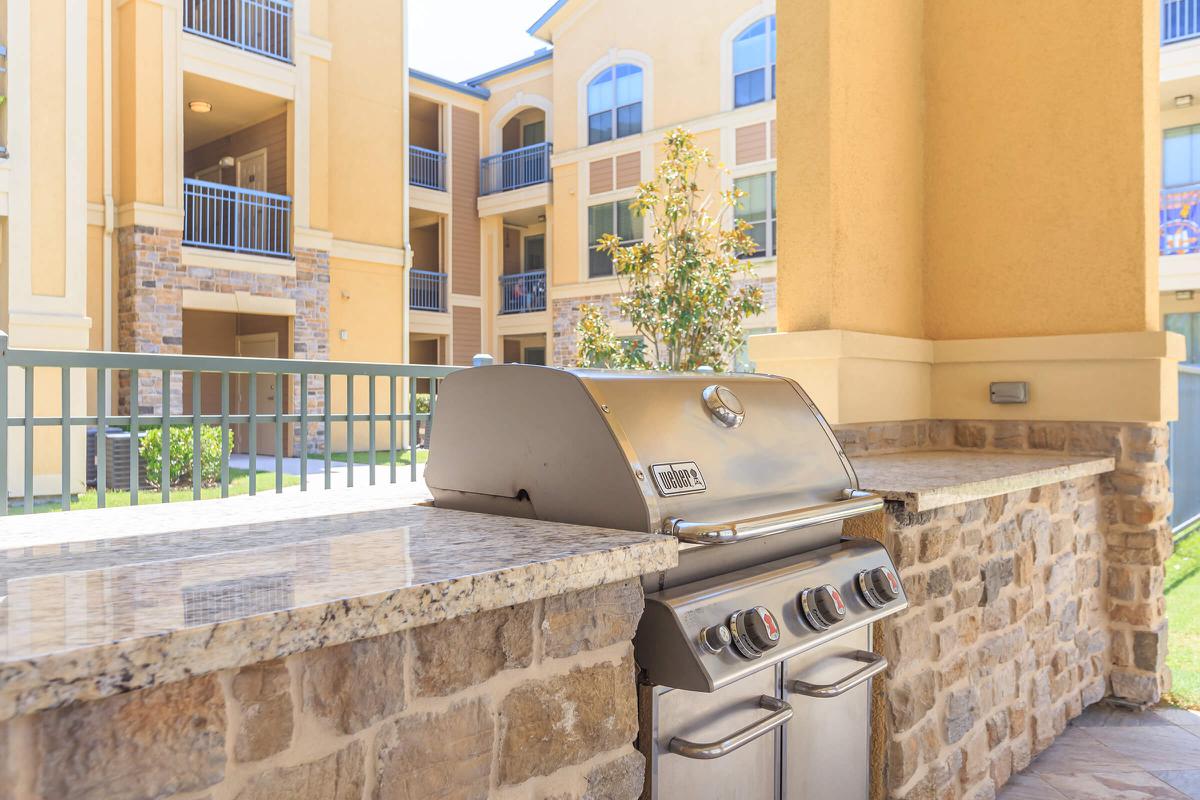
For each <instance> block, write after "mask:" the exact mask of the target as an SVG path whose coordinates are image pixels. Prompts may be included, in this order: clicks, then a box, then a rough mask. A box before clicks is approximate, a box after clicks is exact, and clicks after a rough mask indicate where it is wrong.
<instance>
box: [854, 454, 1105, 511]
mask: <svg viewBox="0 0 1200 800" xmlns="http://www.w3.org/2000/svg"><path fill="white" fill-rule="evenodd" d="M1114 469H1116V462H1115V461H1114V460H1113V459H1112V458H1107V457H1106V458H1097V459H1093V460H1091V461H1081V462H1079V463H1076V464H1064V465H1061V466H1058V467H1044V468H1039V469H1034V470H1030V471H1028V472H1022V473H1019V474H1016V475H1005V476H1002V477H999V478H988V479H985V480H981V481H964V482H963V483H960V484H956V485H954V486H939V487H937V488H934V489H915V490H912V491H906V490H900V489H878V488H874V487H871V486H868V485H863V486H862V487H861V488H863V489H864V490H866V491H871V492H875V493H877V494H879V495H882V496H883V497H884V498H886V499H888V500H895V501H899V502H902V503H904V507H905V510H907V511H914V512H919V511H932V510H934V509H937V508H944V507H946V506H953V505H958V504H960V503H970V502H972V501H974V500H983V499H984V498H987V497H995V496H997V495H1002V494H1009V493H1010V492H1020V491H1025V490H1027V489H1034V488H1036V487H1038V486H1047V485H1049V484H1053V483H1061V482H1062V481H1069V480H1074V479H1076V478H1086V477H1089V476H1091V475H1102V474H1104V473H1105V472H1112V471H1113V470H1114Z"/></svg>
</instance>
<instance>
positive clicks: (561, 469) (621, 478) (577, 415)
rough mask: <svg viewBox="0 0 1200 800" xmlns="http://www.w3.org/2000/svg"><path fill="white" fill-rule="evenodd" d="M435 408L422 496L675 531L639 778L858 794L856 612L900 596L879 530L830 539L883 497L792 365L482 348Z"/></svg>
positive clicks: (886, 605) (648, 656)
mask: <svg viewBox="0 0 1200 800" xmlns="http://www.w3.org/2000/svg"><path fill="white" fill-rule="evenodd" d="M437 420H438V422H437V427H436V429H435V430H434V431H433V434H432V437H431V452H430V457H429V462H428V464H427V465H426V471H425V480H426V483H427V485H428V486H429V490H430V492H431V493H432V494H433V497H434V502H435V504H436V505H438V506H442V507H447V508H455V509H460V510H467V511H476V512H483V513H493V514H504V515H508V516H518V517H529V518H537V519H544V520H552V521H556V522H565V523H574V524H580V525H594V526H601V527H610V528H620V529H625V530H641V531H648V532H655V533H665V534H668V535H674V536H676V537H677V538H678V539H679V566H678V567H676V568H674V569H672V570H670V571H669V572H665V573H661V574H657V575H649V576H646V577H645V578H644V579H643V588H644V589H645V592H646V609H645V613H644V614H643V617H642V620H641V623H640V625H639V628H638V632H637V636H636V637H635V640H634V645H635V656H636V659H637V663H638V667H639V688H638V691H639V704H640V711H641V721H640V733H639V747H640V749H641V750H642V751H643V752H644V753H645V755H646V758H647V766H648V769H647V777H646V787H645V795H644V796H645V797H647V798H664V799H665V798H678V797H692V798H709V797H711V798H727V797H738V798H745V800H760V798H762V799H763V800H765V799H766V798H771V799H772V800H778V799H779V798H783V799H784V800H833V798H837V800H866V793H867V788H866V787H867V775H868V769H869V747H868V746H869V740H870V688H869V686H870V679H871V677H872V676H873V675H875V674H878V673H879V672H880V671H881V670H882V669H883V668H884V667H886V661H885V660H883V658H882V657H881V656H877V655H875V654H873V653H871V645H872V642H871V637H870V625H871V623H872V622H874V621H876V620H878V619H881V618H882V617H884V616H887V615H889V614H893V613H897V612H899V611H902V610H903V609H904V608H905V607H907V599H906V598H905V595H904V591H903V586H902V585H901V583H900V581H899V576H898V575H897V574H896V572H895V567H894V565H893V564H892V562H891V559H890V557H889V556H888V554H887V552H886V550H885V549H884V548H883V547H882V546H880V545H879V544H877V543H875V542H870V541H865V540H843V539H842V521H843V520H844V519H847V518H849V517H852V516H857V515H859V514H864V513H871V512H874V511H878V510H880V509H881V508H882V505H883V504H882V500H880V499H879V498H877V497H874V496H870V495H865V494H864V493H862V492H860V491H859V490H858V481H857V478H856V476H855V474H854V470H853V467H852V465H851V463H850V461H849V459H847V458H846V455H845V453H844V452H843V451H842V449H841V447H840V445H839V444H838V442H837V440H836V438H835V437H834V435H833V432H832V431H831V429H830V428H829V425H828V424H826V422H825V419H824V417H823V416H822V415H821V413H820V411H819V410H818V409H817V408H816V406H815V405H814V404H813V402H812V401H811V399H810V398H809V397H808V395H807V394H806V393H805V392H804V390H803V389H802V388H801V387H800V386H799V385H797V384H796V383H795V382H793V381H791V380H788V379H785V378H779V377H775V376H768V375H742V374H738V375H724V374H721V375H716V374H711V373H709V374H701V373H687V374H664V373H631V372H614V371H600V370H562V369H553V368H547V367H534V366H518V365H506V366H495V367H481V368H477V369H471V370H462V371H459V372H456V373H453V374H452V375H450V376H449V377H447V378H446V379H445V380H444V382H443V385H442V389H441V392H440V394H439V397H438V410H437ZM872 576H874V580H875V583H872V582H871V579H872ZM880 576H883V577H882V578H881V577H880ZM889 581H890V583H889ZM880 586H882V587H883V589H881V590H880V591H884V593H885V594H886V597H881V596H880V595H879V594H878V592H877V589H878V587H880ZM888 587H892V588H891V589H889V588H888ZM818 601H820V602H818ZM823 615H824V616H823ZM756 637H757V639H756ZM772 637H773V639H772ZM756 641H757V644H756ZM818 733H819V735H817V734H818ZM830 768H833V769H835V770H837V771H838V772H839V773H841V774H843V775H844V776H845V778H844V779H843V780H840V781H836V782H831V781H827V780H821V779H818V778H816V777H814V776H815V775H816V774H817V773H818V772H825V771H826V770H829V769H830Z"/></svg>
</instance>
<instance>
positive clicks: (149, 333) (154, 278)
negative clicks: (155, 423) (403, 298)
mask: <svg viewBox="0 0 1200 800" xmlns="http://www.w3.org/2000/svg"><path fill="white" fill-rule="evenodd" d="M117 249H118V270H119V281H120V288H119V291H118V299H117V302H118V306H117V347H118V349H119V350H121V351H123V352H131V353H166V354H182V353H183V351H184V342H183V312H184V300H183V293H184V291H186V290H192V291H196V292H207V293H217V294H225V295H235V294H245V295H250V296H253V297H265V298H275V299H279V298H283V299H288V300H291V301H293V302H294V303H295V309H296V313H295V316H293V317H291V320H292V325H291V351H292V355H293V357H294V358H297V359H317V360H327V359H328V358H329V253H328V252H327V251H324V250H310V249H305V248H296V249H295V262H296V270H295V276H294V277H293V276H286V275H273V274H264V273H260V272H249V271H239V270H220V269H213V268H211V267H197V266H185V265H184V263H183V232H182V231H178V230H167V229H160V228H152V227H146V226H141V225H135V226H128V227H124V228H120V229H118V230H117ZM130 380H131V379H130V375H129V373H128V372H126V371H121V372H118V373H117V375H116V377H115V381H114V383H115V392H116V396H117V408H118V413H120V414H128V413H129V409H130V407H131V405H132V398H133V397H134V396H136V398H137V405H138V412H139V413H140V414H143V415H146V416H148V417H152V416H155V415H161V413H162V403H163V393H164V390H163V380H162V375H161V374H159V373H140V374H139V375H138V385H137V387H136V393H135V392H134V391H133V387H132V386H131V383H130ZM306 388H307V390H305V387H301V386H300V385H299V381H296V380H293V381H291V398H290V405H289V407H288V408H289V413H295V410H296V409H299V407H300V403H301V402H305V403H307V405H308V413H309V414H311V415H314V416H317V415H320V414H323V413H324V410H325V399H324V394H323V393H322V391H321V388H322V385H321V378H320V377H319V376H312V377H310V378H309V385H308V387H306ZM183 393H184V387H183V374H182V373H178V372H176V373H172V374H171V376H170V381H169V387H168V389H167V392H166V394H167V398H168V401H169V403H170V408H171V411H172V413H183ZM218 411H219V409H211V410H209V409H206V413H217V412H218ZM294 428H295V426H293V429H294ZM308 433H309V435H308V439H307V442H308V448H309V449H310V450H312V451H320V450H321V449H323V446H324V445H323V429H322V428H321V427H320V426H319V425H316V424H313V425H311V426H310V427H309V432H308ZM292 438H293V446H294V447H295V446H298V442H299V439H300V436H299V431H298V430H293V433H292Z"/></svg>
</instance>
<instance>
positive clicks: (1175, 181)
mask: <svg viewBox="0 0 1200 800" xmlns="http://www.w3.org/2000/svg"><path fill="white" fill-rule="evenodd" d="M1193 183H1200V125H1189V126H1188V127H1186V128H1172V129H1170V130H1169V131H1163V188H1170V187H1172V186H1187V185H1189V184H1193Z"/></svg>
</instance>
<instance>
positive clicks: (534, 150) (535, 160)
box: [479, 142, 553, 195]
mask: <svg viewBox="0 0 1200 800" xmlns="http://www.w3.org/2000/svg"><path fill="white" fill-rule="evenodd" d="M552 151H553V146H552V145H551V144H550V142H542V143H540V144H531V145H529V146H528V147H521V148H518V149H517V150H509V151H508V152H506V153H501V154H500V155H497V156H488V157H487V158H484V159H481V160H480V161H479V193H480V194H481V195H486V194H495V193H497V192H507V191H511V190H512V189H523V188H524V187H526V186H535V185H537V184H539V183H549V182H550V153H551V152H552Z"/></svg>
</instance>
